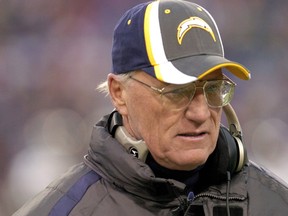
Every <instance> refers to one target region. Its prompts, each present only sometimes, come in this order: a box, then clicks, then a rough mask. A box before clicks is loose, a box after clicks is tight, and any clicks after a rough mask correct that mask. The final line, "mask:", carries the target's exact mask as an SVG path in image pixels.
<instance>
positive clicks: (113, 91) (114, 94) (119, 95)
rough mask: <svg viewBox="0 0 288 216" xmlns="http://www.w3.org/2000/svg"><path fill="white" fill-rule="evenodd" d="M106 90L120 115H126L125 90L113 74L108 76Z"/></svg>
mask: <svg viewBox="0 0 288 216" xmlns="http://www.w3.org/2000/svg"><path fill="white" fill-rule="evenodd" d="M108 88H109V94H110V97H111V101H112V103H113V105H114V107H115V108H116V110H117V111H118V112H119V113H120V114H122V115H123V114H125V113H126V101H125V88H124V86H123V84H122V83H121V82H120V81H119V79H117V76H116V75H115V74H112V73H110V74H109V75H108Z"/></svg>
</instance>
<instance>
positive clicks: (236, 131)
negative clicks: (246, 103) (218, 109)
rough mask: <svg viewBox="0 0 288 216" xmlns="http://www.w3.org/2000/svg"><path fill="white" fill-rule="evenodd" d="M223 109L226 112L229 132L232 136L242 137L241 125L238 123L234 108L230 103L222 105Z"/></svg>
mask: <svg viewBox="0 0 288 216" xmlns="http://www.w3.org/2000/svg"><path fill="white" fill-rule="evenodd" d="M223 110H224V112H225V114H226V118H227V122H228V125H229V130H230V132H231V133H232V134H233V135H234V136H236V137H239V138H240V139H242V129H241V125H240V123H239V120H238V117H237V115H236V112H235V110H234V109H233V107H232V106H231V104H230V103H229V104H227V105H226V106H224V107H223Z"/></svg>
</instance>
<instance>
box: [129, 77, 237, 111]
mask: <svg viewBox="0 0 288 216" xmlns="http://www.w3.org/2000/svg"><path fill="white" fill-rule="evenodd" d="M129 78H130V79H132V80H134V81H136V82H138V83H140V84H142V85H144V86H146V87H148V88H150V89H152V90H153V91H154V92H156V93H157V94H159V95H160V96H161V100H162V102H163V106H165V107H167V108H168V109H171V110H180V109H183V108H185V107H187V106H188V105H189V104H190V102H191V101H192V100H193V97H194V95H195V93H196V91H197V89H202V90H203V92H204V96H205V100H206V102H207V104H208V106H209V107H211V108H221V107H223V106H226V105H227V104H229V103H230V102H231V100H232V98H233V96H234V91H235V86H236V83H234V82H233V81H232V80H231V79H229V78H228V77H226V76H224V77H223V78H222V79H213V80H198V81H196V82H191V83H188V84H184V85H179V87H175V85H167V86H165V87H163V88H157V87H154V86H151V85H149V84H147V83H144V82H142V81H140V80H138V79H136V78H134V77H133V76H129Z"/></svg>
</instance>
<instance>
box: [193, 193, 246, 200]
mask: <svg viewBox="0 0 288 216" xmlns="http://www.w3.org/2000/svg"><path fill="white" fill-rule="evenodd" d="M200 197H208V198H212V199H218V200H226V199H227V197H226V196H217V195H214V194H210V193H201V194H197V195H196V196H195V197H194V200H196V199H198V198H200ZM228 199H229V200H236V201H244V200H245V199H246V198H245V197H236V196H232V197H230V196H229V198H228Z"/></svg>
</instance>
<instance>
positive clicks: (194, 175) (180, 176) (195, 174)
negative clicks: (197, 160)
mask: <svg viewBox="0 0 288 216" xmlns="http://www.w3.org/2000/svg"><path fill="white" fill-rule="evenodd" d="M146 164H148V165H149V167H150V168H151V169H152V171H153V172H154V174H155V176H156V177H158V178H165V179H174V180H177V181H180V182H182V183H184V184H186V186H187V187H189V188H194V186H195V185H196V183H197V181H198V178H199V172H200V170H201V169H202V166H201V167H198V168H196V169H194V170H191V171H182V170H171V169H168V168H165V167H163V166H161V165H159V164H158V163H157V162H156V161H155V160H154V158H153V157H152V155H151V154H148V156H147V159H146Z"/></svg>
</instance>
